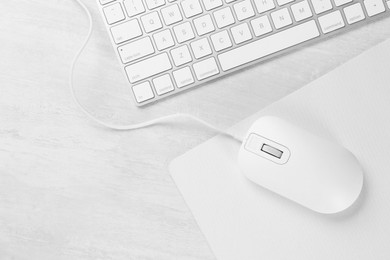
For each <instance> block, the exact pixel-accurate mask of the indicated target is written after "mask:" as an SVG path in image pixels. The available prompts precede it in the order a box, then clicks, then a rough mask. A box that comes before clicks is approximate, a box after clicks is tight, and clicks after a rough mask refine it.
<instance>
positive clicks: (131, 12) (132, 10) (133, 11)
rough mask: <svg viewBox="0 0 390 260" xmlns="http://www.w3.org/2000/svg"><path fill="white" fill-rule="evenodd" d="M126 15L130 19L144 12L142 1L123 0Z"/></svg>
mask: <svg viewBox="0 0 390 260" xmlns="http://www.w3.org/2000/svg"><path fill="white" fill-rule="evenodd" d="M123 4H124V6H125V9H126V12H127V15H128V16H130V17H132V16H135V15H137V14H141V13H143V12H145V7H144V4H143V3H142V0H125V1H123Z"/></svg>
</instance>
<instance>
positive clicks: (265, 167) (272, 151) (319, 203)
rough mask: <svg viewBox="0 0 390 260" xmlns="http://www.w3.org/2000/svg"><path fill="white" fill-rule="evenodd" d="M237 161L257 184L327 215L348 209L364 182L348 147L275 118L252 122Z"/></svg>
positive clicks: (243, 171) (263, 118)
mask: <svg viewBox="0 0 390 260" xmlns="http://www.w3.org/2000/svg"><path fill="white" fill-rule="evenodd" d="M238 164H239V167H240V169H241V171H242V173H243V174H244V175H245V176H246V177H247V178H248V179H249V180H251V181H253V182H254V183H256V184H258V185H260V186H262V187H264V188H267V189H269V190H271V191H273V192H275V193H277V194H279V195H281V196H283V197H285V198H287V199H290V200H292V201H294V202H296V203H298V204H301V205H302V206H305V207H307V208H309V209H311V210H314V211H316V212H319V213H324V214H332V213H337V212H340V211H343V210H345V209H347V208H348V207H349V206H351V205H352V204H353V203H354V202H355V201H356V199H357V198H358V197H359V194H360V192H361V190H362V187H363V171H362V168H361V166H360V164H359V162H358V160H357V159H356V157H355V156H354V155H353V154H352V153H351V152H350V151H348V150H347V149H345V148H344V147H342V146H340V145H337V144H334V143H332V142H330V141H328V140H325V139H323V138H320V137H318V136H316V135H315V134H313V133H310V132H309V131H306V130H304V129H302V128H299V127H297V126H294V125H292V124H290V123H288V122H286V121H285V120H282V119H280V118H277V117H271V116H266V117H262V118H260V119H258V120H257V121H256V122H255V123H254V124H253V125H252V126H251V127H250V129H249V131H248V134H247V135H246V138H245V140H244V142H243V144H242V146H241V148H240V152H239V155H238Z"/></svg>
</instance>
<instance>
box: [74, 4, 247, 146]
mask: <svg viewBox="0 0 390 260" xmlns="http://www.w3.org/2000/svg"><path fill="white" fill-rule="evenodd" d="M76 2H77V3H78V4H79V5H80V7H81V8H82V9H83V10H84V12H85V14H86V16H87V18H88V22H89V28H88V34H87V36H86V37H85V40H84V42H83V44H82V46H81V48H80V49H79V50H78V52H77V54H76V55H75V57H74V59H73V61H72V65H71V69H70V77H69V86H70V91H71V94H72V97H73V100H74V101H75V103H76V104H77V105H78V106H79V107H80V109H81V111H83V112H84V114H85V115H87V117H89V118H90V119H91V120H93V121H95V122H96V123H98V124H100V125H102V126H104V127H107V128H110V129H113V130H136V129H140V128H144V127H147V126H151V125H155V124H158V123H161V122H163V121H168V120H170V119H176V118H180V117H187V118H189V119H192V120H194V121H196V122H198V123H200V124H202V125H204V126H206V127H208V128H210V129H212V130H213V131H215V132H217V133H219V134H222V135H225V136H228V137H231V138H232V139H234V140H236V141H239V142H242V138H240V137H237V136H235V135H233V134H231V133H228V132H226V131H223V130H221V129H219V128H217V127H215V126H213V125H211V124H210V123H208V122H206V121H204V120H202V119H200V118H197V117H195V116H193V115H190V114H184V113H176V114H172V115H168V116H163V117H159V118H156V119H152V120H149V121H145V122H142V123H138V124H131V125H115V124H109V123H106V122H103V121H101V120H100V119H98V118H96V117H95V116H94V115H92V114H91V113H90V112H89V111H88V110H86V109H85V108H84V107H83V106H82V105H81V103H80V101H79V100H78V99H77V96H76V93H75V92H74V86H73V76H74V70H75V66H76V63H77V61H78V59H79V58H80V55H81V54H82V53H83V51H84V49H85V47H86V46H87V44H88V42H89V40H90V38H91V35H92V29H93V20H92V15H91V12H90V11H89V10H88V8H87V7H86V6H85V4H84V3H83V2H81V0H76Z"/></svg>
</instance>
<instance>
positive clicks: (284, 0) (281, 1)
mask: <svg viewBox="0 0 390 260" xmlns="http://www.w3.org/2000/svg"><path fill="white" fill-rule="evenodd" d="M276 1H277V2H278V5H279V6H282V5H285V4H288V3H291V2H294V0H276Z"/></svg>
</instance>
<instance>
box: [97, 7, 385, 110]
mask: <svg viewBox="0 0 390 260" xmlns="http://www.w3.org/2000/svg"><path fill="white" fill-rule="evenodd" d="M97 1H98V4H99V7H100V9H101V13H102V16H103V18H104V21H105V23H106V25H107V28H108V31H109V34H110V38H111V41H112V44H113V46H114V49H115V52H116V53H117V55H118V57H119V61H120V63H121V66H122V67H123V71H124V73H125V75H126V77H127V79H128V81H129V83H130V85H131V88H132V92H133V94H134V98H135V102H136V104H137V105H138V106H142V105H145V104H148V103H151V102H154V101H157V100H160V99H162V98H165V97H168V96H170V95H172V94H175V93H178V92H181V91H183V90H186V89H188V88H191V87H194V86H198V85H200V84H203V83H204V82H207V81H209V80H212V79H215V78H218V77H221V76H223V75H225V74H228V73H230V72H233V71H235V70H237V69H240V68H243V67H245V66H248V65H251V64H253V63H256V62H259V61H262V60H265V59H267V58H269V57H273V56H275V55H277V54H279V53H281V52H283V51H285V50H287V49H291V48H292V47H297V46H300V45H302V44H304V43H306V42H312V41H313V40H318V39H321V38H326V37H328V36H329V35H332V34H334V33H337V32H339V31H345V30H346V29H348V28H349V27H352V26H356V25H359V24H364V23H365V22H366V21H368V20H373V19H376V18H379V17H383V16H386V15H387V16H388V15H389V13H390V10H389V9H390V0H389V1H386V0H361V1H357V0H181V1H179V0H97Z"/></svg>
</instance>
